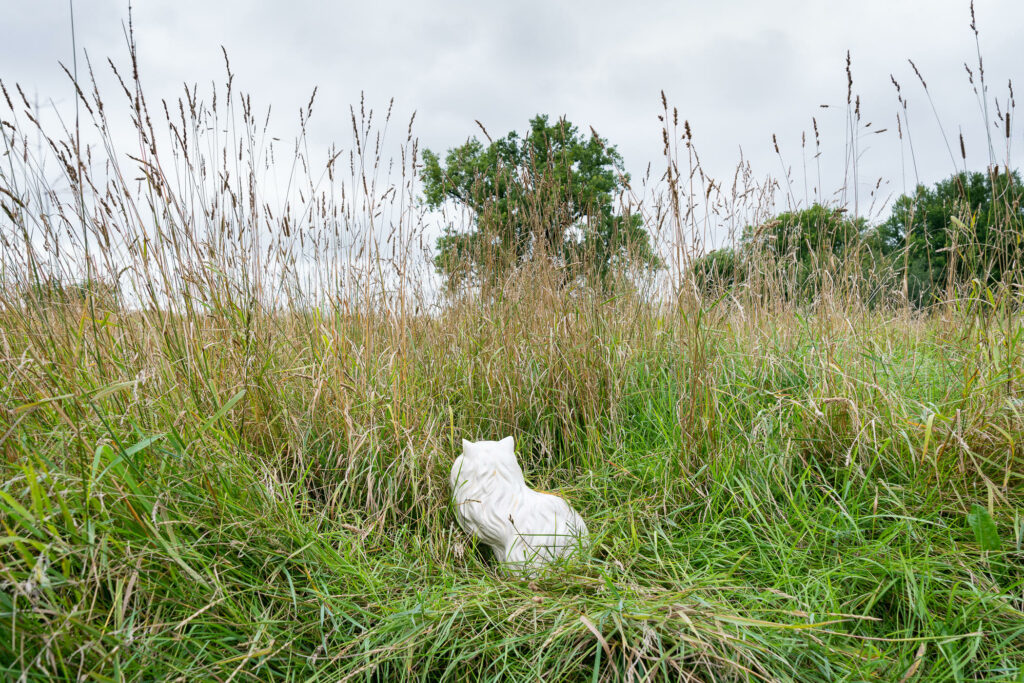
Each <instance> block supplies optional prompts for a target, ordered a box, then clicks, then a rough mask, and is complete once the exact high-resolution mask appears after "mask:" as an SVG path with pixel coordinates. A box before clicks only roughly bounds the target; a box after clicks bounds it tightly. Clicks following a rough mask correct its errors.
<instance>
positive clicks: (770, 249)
mask: <svg viewBox="0 0 1024 683" xmlns="http://www.w3.org/2000/svg"><path fill="white" fill-rule="evenodd" d="M866 234H867V222H866V221H865V220H864V219H863V218H856V219H854V218H850V217H848V216H846V215H845V212H844V211H843V210H840V209H830V208H828V207H826V206H823V205H821V204H813V205H811V206H810V207H808V208H806V209H801V210H799V211H786V212H783V213H780V214H778V215H777V216H775V217H774V218H772V219H771V220H769V221H767V222H765V223H761V224H759V225H748V226H747V227H745V228H744V229H743V233H742V235H741V236H740V240H739V244H738V245H737V248H736V249H733V248H731V247H726V248H722V249H716V250H714V251H711V252H708V253H707V254H705V255H703V256H702V257H700V258H698V259H695V260H694V262H693V264H692V266H691V268H692V274H693V277H694V279H695V282H696V283H697V286H698V287H699V288H700V289H701V290H702V291H704V292H712V291H714V290H715V288H716V287H729V286H732V285H734V284H736V283H738V282H742V281H743V280H744V279H745V277H746V275H747V274H748V273H749V271H750V270H751V269H761V270H763V271H764V272H765V273H767V274H768V275H769V277H775V276H776V275H777V274H778V273H779V272H781V271H782V270H788V269H789V268H795V273H794V276H795V278H794V282H793V284H794V285H795V288H796V290H795V292H792V293H794V294H797V295H799V296H809V295H812V294H813V289H814V281H813V277H814V275H815V273H818V272H821V271H822V270H823V268H824V267H826V266H827V265H828V264H834V263H835V262H836V261H837V260H843V259H846V258H847V257H848V256H849V255H850V254H851V253H852V251H853V249H854V248H856V247H857V246H858V245H859V244H860V243H861V242H860V240H861V239H862V238H863V237H864V236H865V235H866Z"/></svg>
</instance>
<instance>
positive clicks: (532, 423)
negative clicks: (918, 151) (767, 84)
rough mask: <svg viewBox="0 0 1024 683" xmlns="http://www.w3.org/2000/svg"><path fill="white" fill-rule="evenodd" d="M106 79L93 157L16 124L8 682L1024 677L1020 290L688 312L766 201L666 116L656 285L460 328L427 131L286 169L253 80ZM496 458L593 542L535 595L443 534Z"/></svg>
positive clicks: (0, 444) (555, 296)
mask: <svg viewBox="0 0 1024 683" xmlns="http://www.w3.org/2000/svg"><path fill="white" fill-rule="evenodd" d="M122 77H123V80H122V82H121V83H122V85H123V92H116V93H109V94H108V93H102V95H101V93H100V92H99V91H97V90H93V88H92V86H91V85H90V84H89V81H88V79H87V78H86V77H85V76H84V75H83V76H81V77H80V79H79V84H80V91H79V92H80V96H81V99H80V101H79V106H80V117H81V120H80V123H79V124H78V125H79V129H80V130H81V131H82V132H81V133H78V132H76V126H75V124H74V122H65V123H66V124H67V125H66V126H65V128H64V129H60V130H54V129H53V128H52V127H51V128H46V127H45V126H42V124H41V123H40V124H39V126H40V127H41V129H40V128H37V121H38V120H39V119H38V117H37V116H34V115H33V111H34V110H33V106H32V105H31V103H30V102H28V101H27V98H25V96H24V94H23V93H21V91H20V89H19V88H17V87H15V86H14V85H13V84H10V83H6V84H4V89H3V98H2V99H3V100H5V102H0V111H2V113H0V119H3V121H2V122H0V128H2V136H3V150H2V153H3V158H2V160H0V162H2V163H0V205H2V213H0V239H2V240H3V243H2V250H3V257H2V262H0V377H2V383H0V470H2V476H0V522H2V528H0V672H2V673H0V678H4V679H5V680H11V681H51V680H88V681H122V680H180V681H200V680H212V681H244V680H275V681H276V680H288V681H338V680H350V679H351V680H357V681H390V680H424V681H435V680H455V681H466V680H493V681H501V680H546V681H561V680H566V681H576V680H580V681H583V680H587V681H613V680H626V681H641V680H681V681H712V680H726V681H728V680H771V681H775V680H779V681H867V680H870V681H899V682H901V683H902V682H909V681H946V680H948V681H980V680H986V681H1012V680H1024V583H1022V581H1024V548H1022V543H1024V487H1022V476H1024V454H1022V450H1021V449H1022V440H1024V393H1022V391H1021V383H1022V381H1024V366H1022V361H1021V354H1022V345H1024V336H1022V325H1021V320H1020V307H1021V303H1022V300H1021V297H1022V294H1021V288H1020V281H1021V280H1020V277H1019V274H1020V269H1018V268H1017V267H1016V265H1015V264H1013V263H1011V264H1008V265H1007V267H1006V268H1004V269H1003V277H1002V279H1001V280H1000V281H999V282H991V281H988V280H985V279H984V278H982V279H978V278H963V279H958V278H953V277H952V276H951V277H950V279H949V281H948V282H947V283H943V284H944V288H943V296H941V297H940V298H939V299H938V300H936V301H935V302H933V303H930V304H928V305H924V306H922V305H917V304H915V303H914V302H912V301H910V300H909V299H908V297H907V294H906V292H907V289H906V281H905V278H904V279H901V276H900V274H899V271H898V270H897V269H896V266H894V265H893V264H894V263H896V264H898V259H897V260H896V261H890V262H886V264H883V265H882V266H879V265H878V264H875V263H874V262H872V266H871V267H870V268H865V267H864V263H865V261H864V259H863V258H862V256H863V253H864V251H865V250H869V249H870V245H869V244H865V245H858V246H857V247H856V248H855V249H854V251H844V252H843V253H842V255H841V257H836V256H835V254H833V253H832V252H829V254H826V255H824V256H823V257H822V258H817V259H814V260H813V268H812V269H811V271H810V272H808V271H807V270H806V269H804V270H801V269H800V268H799V267H798V264H796V263H795V262H793V261H790V260H786V258H783V257H781V256H780V255H779V254H778V253H776V252H772V251H771V250H770V249H768V248H764V249H761V250H757V249H754V251H752V252H748V253H747V254H746V256H745V259H744V261H743V263H742V264H741V265H740V264H737V265H735V266H734V268H735V269H737V270H738V269H742V270H743V273H742V275H743V277H742V278H739V277H736V275H737V273H735V272H730V273H717V272H716V273H714V275H716V276H721V277H716V278H713V279H712V280H711V281H709V280H708V279H707V272H704V275H703V276H702V277H703V279H702V280H701V281H700V282H697V281H696V279H695V275H694V273H695V272H696V270H695V269H694V268H692V267H690V266H691V264H692V263H693V260H694V259H696V258H698V257H699V255H700V249H702V248H703V246H702V245H704V244H707V242H706V237H707V235H708V234H709V232H710V231H711V230H712V229H713V227H714V226H718V225H725V224H734V225H737V226H739V227H743V226H744V225H752V226H757V225H761V224H767V223H766V222H767V221H768V219H769V218H770V216H771V215H772V213H773V211H774V210H776V209H777V208H778V205H777V203H776V201H777V200H778V199H779V197H778V191H777V190H778V187H779V185H778V183H775V182H773V181H770V180H766V181H755V180H754V179H752V178H751V177H748V176H744V174H743V173H738V174H737V179H736V180H735V181H734V182H732V183H731V188H730V182H726V183H724V186H725V189H722V184H718V185H717V189H716V185H715V184H714V183H713V182H712V184H711V185H710V187H711V189H708V187H709V185H708V182H709V181H708V180H707V179H705V178H703V175H702V174H701V173H700V172H699V171H700V168H699V160H698V158H696V157H695V155H694V153H693V147H692V146H691V143H692V140H691V137H690V132H689V125H688V124H686V123H685V121H682V120H680V118H679V117H678V115H677V114H676V113H675V112H674V111H673V110H672V107H671V105H670V104H669V103H667V102H666V103H665V106H664V111H663V123H664V125H665V130H664V139H665V147H666V172H665V174H664V175H663V176H662V180H661V181H655V182H653V183H651V185H650V186H649V187H647V188H645V189H641V188H640V187H639V183H638V184H637V187H636V189H635V190H633V191H632V192H633V195H632V197H631V198H630V197H627V198H626V199H625V200H624V201H625V202H626V204H628V207H627V209H628V210H631V211H635V212H637V213H639V214H640V215H642V216H643V220H644V224H645V225H647V226H649V229H650V232H651V234H652V235H653V236H654V237H655V238H656V243H657V248H658V250H659V253H660V254H661V255H662V257H663V259H664V268H663V269H662V270H661V271H660V273H659V274H657V275H656V276H654V277H652V278H647V279H645V278H643V277H640V276H636V275H631V274H629V273H626V274H624V275H623V276H622V277H621V278H620V280H619V281H618V283H617V284H616V286H614V287H606V288H589V287H585V286H576V284H574V283H567V281H566V278H565V277H564V275H563V274H562V273H560V272H559V269H558V268H557V267H555V266H553V265H552V264H551V263H550V262H546V261H543V260H537V261H536V262H530V263H528V264H526V265H524V266H523V267H520V268H516V269H514V271H512V272H510V273H509V274H508V276H507V277H504V278H503V279H501V280H500V281H499V282H496V283H492V284H491V285H490V286H488V287H476V288H474V287H466V288H463V289H461V290H458V291H450V290H445V289H444V288H443V287H441V286H439V285H438V284H437V282H436V281H435V280H436V277H435V276H434V275H433V274H432V267H431V262H430V260H429V251H430V249H431V247H432V243H431V239H432V237H431V235H432V233H430V232H429V230H430V229H431V227H430V225H431V221H432V220H433V219H432V218H431V215H432V214H430V212H428V211H426V210H425V209H424V208H423V207H422V204H421V203H420V201H419V179H418V169H419V168H420V165H419V162H420V150H419V147H418V143H417V141H416V139H415V136H414V134H413V132H412V128H411V124H410V128H409V131H408V133H407V132H406V129H405V125H404V122H402V123H396V122H393V121H392V122H391V124H390V126H391V128H392V129H393V130H392V132H391V134H390V138H386V139H385V138H382V137H381V131H382V130H384V129H386V128H387V126H386V125H384V124H383V122H384V121H385V120H386V116H385V112H383V111H381V112H379V113H378V115H377V119H376V122H374V120H373V115H372V113H371V112H370V111H369V109H367V108H366V107H365V106H359V105H357V106H355V107H354V108H353V110H352V112H351V126H352V139H351V140H350V142H349V143H348V144H346V145H345V146H344V147H343V151H338V152H335V151H331V152H328V153H326V154H324V155H323V157H324V160H325V161H324V163H322V164H319V163H318V162H317V161H316V160H317V158H319V157H317V156H316V154H311V153H310V152H309V151H308V150H307V149H306V147H305V144H304V142H303V140H304V138H303V131H304V129H305V121H306V120H308V117H309V116H310V115H312V111H313V105H312V103H311V104H310V108H309V109H308V110H307V113H306V114H304V116H303V119H302V121H301V122H300V131H299V133H298V135H297V137H296V138H295V140H294V141H286V142H278V143H276V144H277V147H276V148H275V151H273V153H272V152H271V143H270V142H269V141H268V137H267V135H266V133H265V131H266V127H265V124H264V121H263V118H262V115H261V114H259V113H258V112H257V111H254V106H253V105H252V104H251V100H250V99H249V98H248V97H247V96H243V95H240V94H239V93H237V92H233V91H232V89H231V88H232V86H231V84H230V80H229V81H228V83H227V84H226V85H224V86H221V87H220V88H219V89H218V91H217V97H210V94H209V93H207V95H205V96H204V95H202V94H196V93H195V92H192V93H189V94H188V95H187V96H186V97H183V99H182V100H181V101H180V102H174V103H162V102H147V100H146V98H145V95H144V92H143V90H142V87H141V85H140V81H139V79H138V77H137V74H135V75H134V76H133V73H132V71H131V68H130V67H129V68H125V69H123V73H122ZM104 98H107V99H104ZM858 106H859V105H858ZM5 107H6V109H5ZM112 112H114V113H112ZM348 114H349V113H348V112H346V113H345V115H346V119H347V118H348ZM115 115H116V116H123V117H130V119H131V121H132V123H133V130H134V131H135V138H136V139H137V144H136V145H135V146H134V147H133V148H132V149H116V140H115V137H116V136H115V135H114V134H113V133H112V132H111V128H110V124H109V123H108V117H113V116H115ZM854 116H855V113H854V112H853V109H852V105H851V117H854ZM854 123H855V125H857V122H856V121H855V122H854ZM347 125H348V121H346V127H347ZM394 130H399V131H400V132H399V133H398V134H397V137H398V138H399V139H398V140H397V141H395V142H394V146H393V147H389V146H388V145H389V144H391V143H388V142H386V141H382V140H392V141H394V140H395V138H396V133H395V132H394ZM1009 130H1010V129H1009V123H1008V122H1007V131H1008V132H1007V135H1008V136H1009ZM85 131H88V133H86V132H85ZM223 131H228V132H227V133H224V132H223ZM83 138H87V139H89V140H92V141H93V142H92V144H91V145H90V146H89V147H86V145H85V143H84V142H80V141H81V140H82V139H83ZM293 143H294V144H293ZM917 144H923V143H921V142H920V141H919V142H918V143H917ZM939 144H941V142H939ZM392 149H394V150H397V152H396V153H395V154H394V155H393V157H392V156H391V155H390V152H389V150H392ZM129 155H130V156H129ZM391 158H393V159H394V161H391V162H389V159H391ZM44 159H45V160H48V161H47V163H48V164H49V166H46V167H45V169H44ZM988 172H989V173H995V174H998V170H996V169H989V171H988ZM1004 172H1005V170H1004ZM55 175H56V177H57V178H58V179H57V180H53V178H54V177H55ZM694 179H696V181H695V180H694ZM282 182H284V183H286V184H287V185H286V189H284V190H283V192H282V191H280V189H279V188H280V187H281V183H282ZM695 182H696V186H695ZM271 196H273V197H274V199H273V200H271ZM996 199H997V201H998V198H996ZM956 215H960V214H956ZM1002 216H1003V218H1002V219H1001V220H1002V222H1001V223H1000V224H999V230H1000V231H1001V232H1000V234H1001V235H1002V236H1003V238H1004V239H1005V240H1006V241H1008V242H1014V241H1016V242H1017V243H1019V241H1020V237H1021V235H1022V234H1024V232H1022V222H1021V212H1020V207H1019V206H1008V207H1007V208H1006V211H1005V212H1004V213H1003V214H1002ZM970 220H971V216H970V215H967V216H961V218H959V219H958V221H959V222H956V221H955V222H954V224H957V225H962V224H963V223H965V222H966V223H970ZM434 236H436V235H434ZM702 240H705V241H702ZM812 246H814V245H812ZM973 246H977V245H973ZM956 249H958V250H961V252H962V253H963V254H964V255H965V256H964V258H967V256H966V255H968V254H971V253H976V251H977V250H974V251H972V245H971V244H970V243H969V242H968V243H966V244H965V243H960V244H958V245H957V246H956ZM726 276H728V277H726ZM509 434H511V435H513V436H514V437H515V438H516V443H517V451H518V455H519V459H520V462H521V463H522V465H523V468H524V470H525V471H526V476H527V481H528V482H529V483H530V484H531V485H532V486H533V487H534V488H540V489H544V490H552V491H558V492H559V493H560V494H562V495H564V496H566V497H567V498H568V499H569V500H570V501H571V502H572V504H573V505H574V506H575V507H576V509H578V510H579V511H580V512H581V514H582V515H583V517H584V518H585V520H586V522H587V524H588V526H589V528H590V531H591V546H590V548H589V551H588V553H586V554H585V555H584V556H581V557H579V558H576V559H573V560H570V561H568V562H567V563H565V564H564V565H560V566H556V567H555V568H553V570H552V571H551V572H549V573H547V574H545V575H544V576H542V577H539V578H537V579H536V580H529V581H528V580H524V579H520V578H517V577H515V576H511V575H509V574H507V573H505V572H503V571H502V569H501V568H500V567H498V566H497V565H496V563H495V562H494V561H493V558H491V557H490V555H489V553H488V552H486V550H485V549H483V548H482V547H479V546H477V545H476V544H474V543H473V542H472V541H471V539H470V538H469V537H467V536H466V534H465V533H464V532H463V531H462V530H461V529H459V527H458V525H457V524H456V521H455V517H454V514H453V510H452V507H451V502H450V499H451V492H450V490H449V485H448V472H449V468H450V467H451V463H452V461H453V459H454V458H455V457H456V456H457V455H458V454H459V452H460V448H461V447H460V444H461V439H463V438H467V439H470V440H476V439H498V438H501V437H504V436H506V435H509Z"/></svg>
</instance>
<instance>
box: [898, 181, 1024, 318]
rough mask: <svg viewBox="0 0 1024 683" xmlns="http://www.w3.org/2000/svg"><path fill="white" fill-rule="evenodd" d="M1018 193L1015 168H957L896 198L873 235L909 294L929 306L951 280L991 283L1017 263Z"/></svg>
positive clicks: (1021, 195)
mask: <svg viewBox="0 0 1024 683" xmlns="http://www.w3.org/2000/svg"><path fill="white" fill-rule="evenodd" d="M1022 199H1024V191H1022V188H1021V179H1020V176H1019V174H1018V173H1017V172H1016V171H1013V172H1011V173H1009V174H1007V173H999V172H998V170H995V171H993V172H991V173H978V172H975V173H959V174H956V175H953V176H951V177H949V178H947V179H946V180H943V181H941V182H939V183H936V185H935V187H934V188H927V187H925V186H924V185H918V186H917V188H916V189H915V190H914V192H913V194H909V195H903V196H902V197H900V198H899V199H897V200H896V202H895V203H894V204H893V209H892V215H891V216H890V217H889V219H888V220H886V221H885V222H884V223H882V224H881V225H880V226H879V227H878V239H879V241H880V243H881V245H882V247H883V249H884V250H885V252H886V253H888V254H889V255H890V258H891V259H892V262H893V265H894V266H895V267H896V268H897V270H898V272H899V274H900V276H901V279H905V281H906V288H907V296H908V297H909V299H910V300H911V301H913V302H915V303H917V304H919V305H928V304H931V303H933V302H934V301H936V300H937V299H939V298H940V297H941V296H942V295H943V293H944V292H945V290H946V287H947V285H948V284H949V283H950V281H951V280H952V281H954V282H964V281H966V280H970V279H972V278H978V279H979V280H980V281H981V282H982V283H984V284H986V285H991V284H994V283H997V282H1001V281H1002V280H1003V279H1004V276H1005V275H1006V274H1007V272H1008V271H1009V270H1010V269H1014V268H1019V267H1020V258H1021V249H1022V244H1021V240H1022V224H1024V213H1022V211H1024V202H1022Z"/></svg>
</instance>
